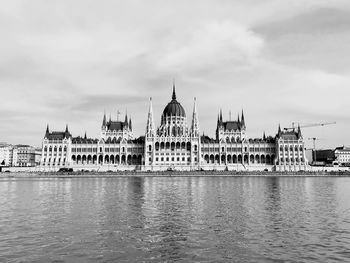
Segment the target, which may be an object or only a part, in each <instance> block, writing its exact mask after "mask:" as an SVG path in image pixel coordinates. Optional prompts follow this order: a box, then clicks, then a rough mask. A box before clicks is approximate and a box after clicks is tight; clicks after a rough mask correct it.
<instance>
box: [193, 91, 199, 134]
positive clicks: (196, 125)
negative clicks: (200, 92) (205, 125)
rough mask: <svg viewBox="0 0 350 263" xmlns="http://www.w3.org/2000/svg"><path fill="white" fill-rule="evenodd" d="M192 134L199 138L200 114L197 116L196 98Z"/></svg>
mask: <svg viewBox="0 0 350 263" xmlns="http://www.w3.org/2000/svg"><path fill="white" fill-rule="evenodd" d="M192 133H193V135H194V136H199V121H198V114H197V100H196V97H195V98H194V101H193V116H192Z"/></svg>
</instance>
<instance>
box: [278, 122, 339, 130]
mask: <svg viewBox="0 0 350 263" xmlns="http://www.w3.org/2000/svg"><path fill="white" fill-rule="evenodd" d="M297 123H298V122H292V128H284V130H294V129H295V124H297ZM331 124H336V122H335V121H334V122H323V123H312V124H305V125H300V124H299V123H298V125H299V126H300V128H309V127H317V126H326V125H331Z"/></svg>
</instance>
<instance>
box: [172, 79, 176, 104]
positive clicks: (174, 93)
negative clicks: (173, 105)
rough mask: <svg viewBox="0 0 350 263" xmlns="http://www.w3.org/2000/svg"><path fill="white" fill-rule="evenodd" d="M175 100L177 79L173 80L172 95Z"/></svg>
mask: <svg viewBox="0 0 350 263" xmlns="http://www.w3.org/2000/svg"><path fill="white" fill-rule="evenodd" d="M172 99H173V100H176V92H175V80H173V96H172Z"/></svg>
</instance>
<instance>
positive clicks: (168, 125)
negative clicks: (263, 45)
mask: <svg viewBox="0 0 350 263" xmlns="http://www.w3.org/2000/svg"><path fill="white" fill-rule="evenodd" d="M306 165H307V160H306V158H305V147H304V140H303V137H302V135H301V131H300V128H298V129H297V130H294V129H293V130H288V131H281V129H280V128H279V130H278V133H277V135H276V136H274V137H272V136H268V137H266V136H265V134H264V136H263V137H262V138H258V139H248V138H247V137H246V123H245V117H244V113H243V111H242V113H241V116H238V118H237V120H234V121H232V120H231V119H230V120H228V121H224V120H223V118H222V112H221V111H220V114H219V116H218V119H217V127H216V137H215V138H210V137H209V136H206V135H204V134H203V135H201V134H200V128H199V117H198V112H197V107H196V99H194V104H193V111H192V116H191V119H190V125H188V120H187V116H186V112H185V110H184V108H183V107H182V105H181V104H180V103H179V102H178V101H177V98H176V92H175V86H173V93H172V98H171V101H170V102H169V103H168V104H167V105H166V107H165V108H164V111H163V113H162V115H161V123H160V126H159V127H156V126H155V124H154V113H153V108H152V99H150V105H149V110H148V116H147V125H146V131H145V135H144V136H141V137H138V138H135V137H134V134H133V130H132V121H131V118H128V116H127V115H125V119H124V121H120V120H118V119H117V120H112V118H111V117H110V118H109V120H108V121H107V119H106V114H104V116H103V120H102V125H101V133H100V138H99V139H94V138H88V137H87V136H86V134H85V136H84V137H80V136H79V137H73V136H72V135H71V134H70V132H69V130H68V126H67V127H66V129H65V131H64V132H50V131H49V127H47V130H46V133H45V136H44V139H43V145H42V157H41V167H42V168H43V169H48V170H57V169H59V168H61V167H70V168H73V169H76V170H79V169H80V170H99V171H106V170H143V171H162V170H279V171H282V170H288V171H297V170H305V169H306Z"/></svg>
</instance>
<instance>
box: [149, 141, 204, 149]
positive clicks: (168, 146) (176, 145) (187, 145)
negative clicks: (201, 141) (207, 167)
mask: <svg viewBox="0 0 350 263" xmlns="http://www.w3.org/2000/svg"><path fill="white" fill-rule="evenodd" d="M154 146H155V150H156V151H159V150H169V149H170V150H172V151H174V150H187V151H191V142H187V143H185V142H181V143H180V142H176V143H175V142H171V143H170V142H161V143H159V142H156V143H155V145H154ZM193 150H194V151H198V146H197V145H196V144H195V145H193ZM148 151H152V146H151V145H149V146H148Z"/></svg>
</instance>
